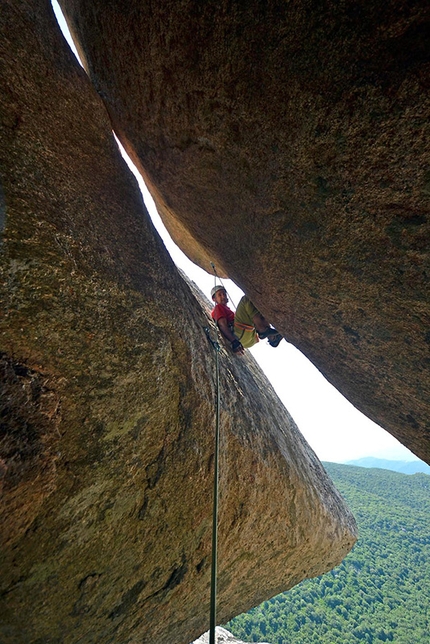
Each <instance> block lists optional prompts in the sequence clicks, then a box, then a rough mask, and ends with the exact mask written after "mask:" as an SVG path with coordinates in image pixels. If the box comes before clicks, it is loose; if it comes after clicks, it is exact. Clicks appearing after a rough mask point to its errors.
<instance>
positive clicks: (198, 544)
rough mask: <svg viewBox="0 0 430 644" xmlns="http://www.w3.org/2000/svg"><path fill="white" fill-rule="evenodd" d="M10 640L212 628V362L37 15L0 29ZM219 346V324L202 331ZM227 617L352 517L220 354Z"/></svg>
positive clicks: (11, 2)
mask: <svg viewBox="0 0 430 644" xmlns="http://www.w3.org/2000/svg"><path fill="white" fill-rule="evenodd" d="M0 64H1V75H0V105H1V122H0V133H1V140H2V145H1V147H0V163H1V165H0V168H1V170H0V177H1V186H2V188H1V191H0V195H1V199H0V201H1V208H0V212H1V213H2V217H1V246H0V273H1V280H0V284H1V287H0V288H1V291H0V299H1V310H2V314H3V315H2V318H1V322H0V338H1V345H0V350H1V351H0V360H1V397H0V401H1V406H0V421H1V436H0V477H1V478H0V482H1V484H2V496H1V508H0V509H1V519H0V522H1V523H0V524H1V547H0V552H1V555H0V557H1V559H0V562H1V575H0V580H1V581H0V584H1V592H0V595H1V601H2V605H1V608H0V615H1V617H0V641H1V642H2V644H42V643H43V644H54V643H55V644H59V643H60V642H61V644H77V643H78V642H79V643H80V644H90V643H92V642H94V643H95V642H97V643H100V642H103V643H104V644H108V643H117V644H124V643H125V642H128V643H130V644H131V643H134V642H136V643H137V642H153V641H157V642H160V644H161V643H163V642H165V643H169V644H173V643H175V642H177V643H181V644H183V643H184V642H187V641H191V640H192V639H193V638H195V637H196V636H197V635H199V634H200V633H202V632H203V631H204V630H205V629H206V628H207V625H208V614H209V579H210V570H209V569H210V544H211V508H212V480H213V470H214V465H213V453H214V440H213V434H214V424H215V407H214V405H215V389H216V381H215V374H214V364H215V353H214V350H213V348H212V346H211V345H210V344H209V342H208V340H207V338H206V335H205V332H204V330H203V327H204V326H206V325H208V323H209V318H208V305H207V303H205V301H204V300H203V299H202V298H201V296H199V297H196V295H195V294H194V292H193V289H192V288H190V286H189V285H188V284H187V283H186V282H185V281H184V279H183V278H182V277H181V276H180V275H179V273H178V272H177V270H176V268H175V266H174V265H173V263H172V262H171V260H170V258H169V257H168V255H167V253H166V251H165V248H164V246H163V244H162V242H161V240H160V239H159V237H158V235H157V233H156V232H155V230H154V228H153V226H152V224H151V222H150V220H149V218H148V215H147V212H146V210H145V208H144V206H143V203H142V200H141V196H140V193H139V190H138V187H137V184H136V182H135V180H134V178H133V177H132V176H131V175H130V173H129V171H128V169H127V168H126V165H125V163H124V162H123V160H122V158H121V156H120V154H119V152H118V149H117V147H116V144H115V141H114V138H113V136H112V132H111V125H110V122H109V119H108V116H107V114H106V111H105V108H104V106H103V104H102V102H101V100H100V98H99V97H98V96H97V94H96V93H95V91H94V90H93V88H92V87H91V85H90V82H89V80H88V78H87V77H86V75H85V73H84V71H83V70H82V69H81V68H80V67H79V66H78V65H77V63H76V61H75V60H74V59H73V56H72V54H71V52H70V51H69V50H68V47H67V45H66V44H65V42H64V40H63V38H62V36H61V34H60V32H59V30H58V27H57V25H56V23H55V19H54V16H53V14H52V10H51V7H50V4H49V2H47V1H45V2H40V0H21V1H19V2H17V0H5V1H4V2H3V3H2V12H1V17H0ZM212 332H213V331H212ZM220 363H221V374H220V386H221V490H220V523H219V584H218V585H219V602H218V603H219V611H218V614H219V620H220V621H224V620H227V619H228V618H230V617H231V616H233V615H234V614H237V613H239V612H241V611H243V610H246V609H248V608H250V607H251V606H252V605H255V604H258V603H259V602H260V601H262V600H263V599H264V598H267V597H269V596H271V595H273V594H275V593H277V592H278V591H281V590H285V589H286V588H288V587H290V586H292V585H293V584H295V583H297V582H298V581H300V580H301V579H303V578H304V577H307V576H313V575H318V574H320V573H322V572H323V571H325V570H328V569H329V568H331V567H333V566H334V565H335V564H337V563H338V562H339V561H340V560H341V559H342V558H343V557H344V556H345V554H346V553H347V552H348V551H349V549H350V548H351V547H352V545H353V543H354V541H355V538H356V529H355V523H354V520H353V518H352V516H351V514H350V513H349V511H348V510H347V508H346V507H345V505H344V503H343V501H342V499H341V498H340V496H339V494H338V493H337V492H336V490H335V489H334V487H333V485H332V484H331V482H330V480H329V479H328V477H327V475H326V474H325V472H324V470H323V468H322V466H321V464H320V463H319V461H318V459H317V458H316V457H315V455H314V454H313V452H312V451H311V449H310V448H309V447H308V445H307V444H306V442H305V441H304V439H303V437H302V436H301V435H300V433H299V432H298V430H297V428H296V426H295V425H294V422H293V421H292V419H291V418H290V416H289V415H288V413H287V411H286V410H285V409H284V408H283V407H282V405H281V404H280V402H279V400H278V399H277V397H276V395H275V394H274V392H273V390H272V389H271V387H270V385H269V383H268V382H267V380H266V379H265V378H264V376H263V374H262V373H261V371H259V369H258V368H257V367H256V365H255V363H254V361H253V360H252V358H251V357H246V358H244V359H243V360H241V359H238V358H237V357H236V356H234V355H231V354H229V353H228V352H227V351H226V350H225V349H224V348H223V349H222V350H221V353H220Z"/></svg>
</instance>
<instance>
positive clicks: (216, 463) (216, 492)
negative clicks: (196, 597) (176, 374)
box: [204, 327, 220, 644]
mask: <svg viewBox="0 0 430 644" xmlns="http://www.w3.org/2000/svg"><path fill="white" fill-rule="evenodd" d="M204 330H205V333H206V336H207V338H208V340H209V342H210V343H211V345H212V346H213V348H214V349H215V382H216V404H215V455H214V457H215V458H214V487H213V513H212V562H211V597H210V626H209V644H215V627H216V599H217V563H218V562H217V560H218V496H219V442H220V440H219V439H220V428H219V425H220V423H219V416H220V413H219V412H220V386H219V352H220V345H219V344H218V342H216V340H212V338H211V336H210V332H209V329H208V327H204Z"/></svg>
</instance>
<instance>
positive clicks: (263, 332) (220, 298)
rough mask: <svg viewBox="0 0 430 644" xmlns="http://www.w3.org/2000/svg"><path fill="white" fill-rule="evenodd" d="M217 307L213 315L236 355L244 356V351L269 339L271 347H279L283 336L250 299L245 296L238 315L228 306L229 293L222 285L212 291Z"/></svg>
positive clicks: (237, 312) (239, 306)
mask: <svg viewBox="0 0 430 644" xmlns="http://www.w3.org/2000/svg"><path fill="white" fill-rule="evenodd" d="M211 296H212V299H213V301H214V302H215V307H214V309H213V311H212V313H211V315H212V318H213V319H214V320H215V322H216V323H217V325H218V328H219V330H220V331H221V333H222V335H223V336H224V337H225V338H226V340H228V341H229V342H231V348H232V350H233V351H234V353H238V354H240V355H242V354H243V353H244V349H249V347H252V346H253V345H254V344H256V342H258V340H259V339H260V340H263V339H264V338H267V340H268V342H269V344H270V346H271V347H277V346H278V344H279V343H280V341H281V340H282V335H281V334H280V333H278V331H277V330H276V329H274V328H273V327H271V326H270V324H269V323H268V321H267V320H266V318H264V317H263V316H262V315H261V313H260V311H258V309H256V308H255V306H254V304H253V303H252V302H251V300H250V299H249V298H247V297H246V295H244V296H243V297H242V299H241V300H240V302H239V305H238V307H237V309H236V314H234V313H233V311H232V310H231V309H229V307H228V306H227V302H228V297H227V292H226V290H225V288H224V286H222V285H221V284H217V285H216V286H214V287H213V289H212V290H211Z"/></svg>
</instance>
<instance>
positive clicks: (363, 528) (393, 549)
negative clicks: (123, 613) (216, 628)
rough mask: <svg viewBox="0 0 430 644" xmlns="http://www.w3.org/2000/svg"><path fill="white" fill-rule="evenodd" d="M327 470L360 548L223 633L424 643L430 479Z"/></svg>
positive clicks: (428, 605) (349, 643)
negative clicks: (348, 512) (354, 526)
mask: <svg viewBox="0 0 430 644" xmlns="http://www.w3.org/2000/svg"><path fill="white" fill-rule="evenodd" d="M324 467H325V468H326V470H327V472H328V473H329V475H330V476H331V478H332V480H333V481H334V483H335V485H336V487H337V488H338V490H339V491H340V492H341V494H342V496H344V498H345V499H346V501H347V503H348V505H349V507H350V508H351V510H352V511H353V513H354V515H355V517H356V520H357V523H358V528H359V540H358V542H357V544H356V545H355V547H354V548H353V550H352V552H351V553H350V554H349V555H348V556H347V557H346V558H345V559H344V561H343V562H342V563H341V564H340V566H338V567H337V568H335V569H334V570H332V571H330V572H328V573H326V574H325V575H322V576H321V577H318V578H316V579H309V580H306V581H304V582H302V583H301V584H299V585H298V586H295V587H294V588H292V589H291V590H289V591H288V592H285V593H282V594H281V595H278V596H277V597H273V598H272V599H270V600H268V601H265V602H264V603H263V604H261V605H260V606H257V607H256V608H253V609H252V610H251V611H249V612H248V613H244V614H243V615H239V616H238V617H236V618H235V619H233V620H231V621H230V622H229V623H228V625H227V628H228V629H229V630H230V631H231V632H232V633H233V634H234V635H235V636H236V637H238V638H240V639H241V640H243V641H245V642H258V641H267V642H270V643H271V644H381V642H394V644H429V642H430V626H429V619H428V615H429V611H430V566H429V562H430V511H429V510H430V477H429V476H427V475H426V474H422V473H418V474H415V475H414V476H406V475H404V474H400V473H398V472H393V471H389V470H386V469H365V468H363V467H356V466H351V465H339V464H337V463H324ZM220 565H222V563H221V562H220ZM285 565H288V561H286V564H285Z"/></svg>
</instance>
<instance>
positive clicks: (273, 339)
mask: <svg viewBox="0 0 430 644" xmlns="http://www.w3.org/2000/svg"><path fill="white" fill-rule="evenodd" d="M281 340H282V335H281V334H280V333H278V332H276V334H275V335H272V334H271V335H270V336H269V339H268V343H269V344H270V346H271V347H275V348H276V347H277V346H278V344H279V343H280V341H281Z"/></svg>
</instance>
